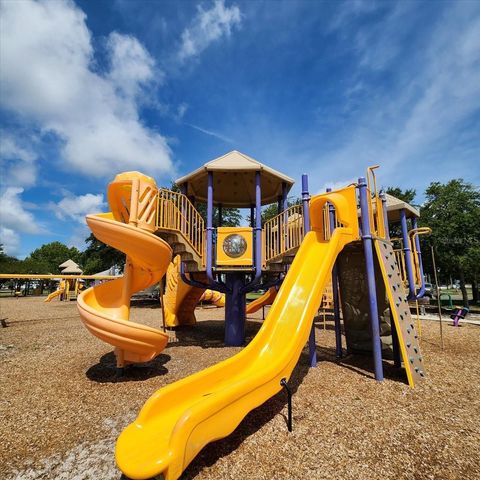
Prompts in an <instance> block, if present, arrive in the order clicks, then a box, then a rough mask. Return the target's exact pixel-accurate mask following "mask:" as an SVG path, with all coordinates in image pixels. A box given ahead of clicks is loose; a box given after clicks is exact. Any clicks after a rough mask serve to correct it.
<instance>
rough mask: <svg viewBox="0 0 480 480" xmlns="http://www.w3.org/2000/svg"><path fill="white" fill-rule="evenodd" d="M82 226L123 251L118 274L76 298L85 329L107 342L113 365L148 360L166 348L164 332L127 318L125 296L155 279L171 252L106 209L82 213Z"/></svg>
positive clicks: (160, 274) (127, 307) (165, 264)
mask: <svg viewBox="0 0 480 480" xmlns="http://www.w3.org/2000/svg"><path fill="white" fill-rule="evenodd" d="M87 224H88V226H89V227H90V229H91V230H92V232H93V234H94V235H95V237H96V238H98V239H99V240H100V241H102V242H104V243H106V244H107V245H110V246H112V247H114V248H116V249H118V250H120V251H122V252H124V253H125V254H126V255H127V262H126V265H125V272H124V276H123V277H122V278H120V279H118V280H113V281H110V282H107V283H103V284H101V285H97V286H94V287H91V288H89V289H87V290H85V291H84V292H82V293H81V294H80V295H79V297H78V300H77V305H78V310H79V313H80V318H81V319H82V322H83V323H84V324H85V326H86V327H87V329H88V330H89V331H90V332H91V333H92V334H93V335H95V336H96V337H98V338H100V339H101V340H103V341H104V342H106V343H108V344H110V345H113V346H114V347H116V348H115V354H116V356H117V366H118V367H123V366H124V365H125V364H127V363H135V362H148V361H149V360H152V359H153V358H155V357H156V356H157V355H158V354H159V353H160V352H161V351H162V350H163V349H164V348H165V346H166V344H167V341H168V335H167V334H166V333H164V332H162V331H160V330H157V329H155V328H151V327H148V326H145V325H141V324H138V323H135V322H130V321H128V319H129V313H130V297H131V296H132V295H133V294H134V293H135V292H138V291H140V290H143V289H145V288H148V287H150V286H152V285H154V284H156V283H158V282H159V281H160V279H161V278H162V277H163V275H164V274H165V272H166V270H167V267H168V265H169V263H170V259H171V256H172V249H171V248H170V246H169V245H168V244H167V243H166V242H165V241H163V240H162V239H161V238H159V237H156V236H155V235H153V234H152V233H150V232H148V231H146V230H142V229H141V228H138V227H135V226H133V225H129V224H126V223H122V222H118V221H116V220H114V218H113V215H112V214H111V213H107V214H99V215H87Z"/></svg>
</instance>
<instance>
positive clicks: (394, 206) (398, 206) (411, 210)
mask: <svg viewBox="0 0 480 480" xmlns="http://www.w3.org/2000/svg"><path fill="white" fill-rule="evenodd" d="M385 197H386V199H387V216H388V221H389V222H390V223H396V222H399V221H400V210H402V209H405V215H406V217H407V218H413V217H419V216H420V211H419V210H418V209H416V208H415V207H412V206H411V205H410V204H409V203H407V202H404V201H403V200H400V199H399V198H397V197H394V196H393V195H389V194H388V193H385Z"/></svg>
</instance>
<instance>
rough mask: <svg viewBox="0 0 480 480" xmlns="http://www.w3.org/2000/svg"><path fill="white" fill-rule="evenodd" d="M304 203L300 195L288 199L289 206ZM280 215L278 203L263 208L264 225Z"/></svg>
mask: <svg viewBox="0 0 480 480" xmlns="http://www.w3.org/2000/svg"><path fill="white" fill-rule="evenodd" d="M301 203H302V199H301V198H300V197H291V198H290V199H288V200H287V205H288V208H290V207H293V206H294V205H299V204H301ZM277 215H278V205H277V204H276V203H270V204H269V205H266V206H264V207H263V208H262V227H263V225H264V224H265V222H268V221H269V220H270V219H272V218H273V217H276V216H277ZM247 218H248V222H249V223H250V221H251V220H250V215H248V217H247Z"/></svg>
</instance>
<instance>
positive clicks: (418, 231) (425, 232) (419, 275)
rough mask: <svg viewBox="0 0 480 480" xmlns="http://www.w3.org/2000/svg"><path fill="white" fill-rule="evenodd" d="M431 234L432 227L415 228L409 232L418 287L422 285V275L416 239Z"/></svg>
mask: <svg viewBox="0 0 480 480" xmlns="http://www.w3.org/2000/svg"><path fill="white" fill-rule="evenodd" d="M431 233H432V229H431V228H430V227H419V228H413V229H412V230H410V231H409V232H408V236H409V238H410V248H411V250H412V257H413V268H414V275H415V282H416V283H417V285H421V283H422V273H421V272H420V260H419V258H418V254H419V252H418V250H417V242H416V237H417V236H418V235H430V234H431Z"/></svg>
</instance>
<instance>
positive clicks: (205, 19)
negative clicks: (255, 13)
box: [178, 0, 242, 61]
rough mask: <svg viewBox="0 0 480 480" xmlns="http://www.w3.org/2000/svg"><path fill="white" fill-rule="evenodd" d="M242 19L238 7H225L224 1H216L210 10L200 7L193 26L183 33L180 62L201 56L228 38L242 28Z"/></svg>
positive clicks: (179, 54)
mask: <svg viewBox="0 0 480 480" xmlns="http://www.w3.org/2000/svg"><path fill="white" fill-rule="evenodd" d="M241 17H242V16H241V12H240V9H239V8H238V6H236V5H232V6H231V7H225V1H224V0H215V2H214V4H213V6H212V7H211V8H210V9H208V10H204V9H203V8H202V6H201V5H199V6H198V12H197V15H196V16H195V18H194V19H193V21H192V23H191V25H190V26H189V27H188V28H186V29H185V30H184V31H183V33H182V43H181V45H180V50H179V52H178V58H179V59H180V61H184V60H186V59H188V58H191V57H195V56H197V55H199V54H200V53H201V52H203V51H204V50H205V49H206V48H208V47H209V45H210V44H211V43H213V42H214V41H216V40H218V39H219V38H221V37H222V36H227V37H228V36H229V35H230V34H231V31H232V29H233V28H234V27H238V26H240V23H241Z"/></svg>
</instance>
